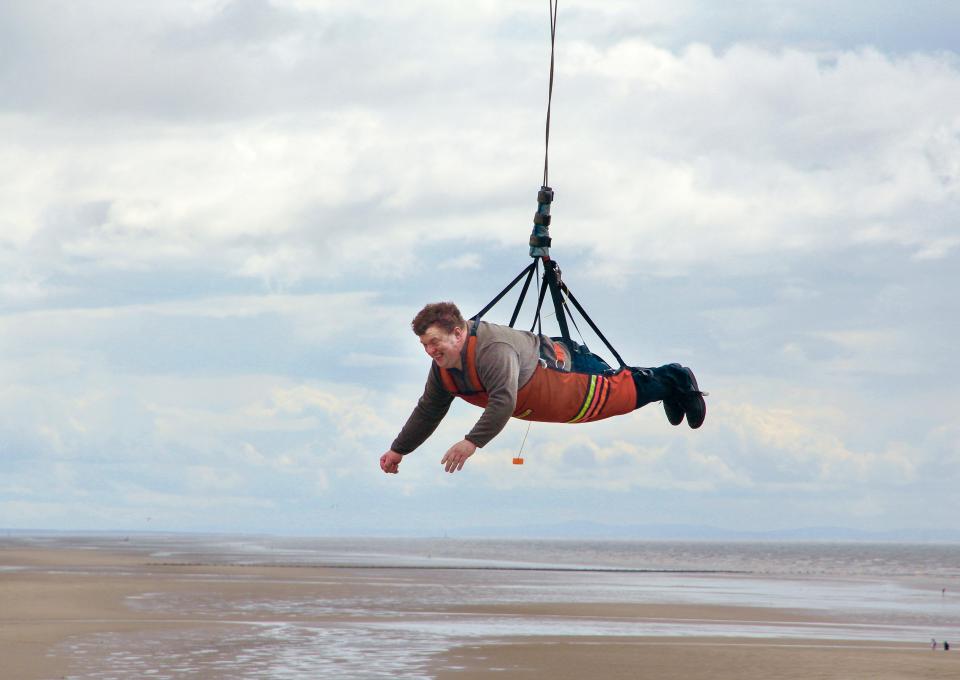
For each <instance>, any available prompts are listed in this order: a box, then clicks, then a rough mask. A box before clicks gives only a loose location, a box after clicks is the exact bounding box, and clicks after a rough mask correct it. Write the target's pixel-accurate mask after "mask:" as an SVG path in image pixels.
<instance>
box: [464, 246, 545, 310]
mask: <svg viewBox="0 0 960 680" xmlns="http://www.w3.org/2000/svg"><path fill="white" fill-rule="evenodd" d="M535 264H536V260H534V261H533V262H531V263H530V264H529V265H527V266H526V267H524V268H523V271H522V272H520V273H519V274H517V277H516V278H515V279H514V280H513V281H511V282H510V283H509V284H508V285H507V287H506V288H504V289H503V290H501V291H500V293H499V295H497V297H495V298H493V299H492V300H491V301H490V302H489V303H487V306H486V307H484V308H483V309H481V310H480V311H479V312H477V313H476V314H474V315H473V317H471V318H472V320H473V321H479V320H480V317H482V316H483V315H484V314H486V313H487V312H489V311H490V309H491V308H492V307H493V306H494V305H495V304H497V303H498V302H500V300H502V299H503V296H504V295H506V294H507V293H509V292H510V289H511V288H513V287H514V286H515V285H517V282H518V281H519V280H520V279H522V278H523V277H524V276H528V275H529V273H530V272H532V271H533V267H534V265H535ZM524 290H526V286H525V287H524ZM521 301H522V296H521Z"/></svg>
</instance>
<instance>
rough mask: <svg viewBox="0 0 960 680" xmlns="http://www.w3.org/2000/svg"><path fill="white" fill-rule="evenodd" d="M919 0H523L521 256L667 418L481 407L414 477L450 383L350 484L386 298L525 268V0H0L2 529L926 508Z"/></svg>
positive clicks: (651, 518)
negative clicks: (551, 198)
mask: <svg viewBox="0 0 960 680" xmlns="http://www.w3.org/2000/svg"><path fill="white" fill-rule="evenodd" d="M958 23H960V5H958V4H957V3H955V2H952V1H947V0H945V1H942V2H941V1H935V0H918V2H913V3H905V2H900V1H893V0H873V1H871V2H866V1H863V2H861V1H859V0H839V1H831V2H828V1H826V0H814V1H802V2H801V1H799V0H797V1H787V0H785V1H783V2H775V1H773V0H742V1H738V2H733V3H715V2H710V1H709V0H679V1H678V0H669V1H668V0H637V1H627V0H589V1H587V0H580V1H577V0H561V2H560V3H559V16H558V21H557V43H556V76H555V85H554V95H553V109H552V123H551V142H550V177H549V179H550V183H551V185H552V186H553V188H554V190H555V191H556V200H555V202H554V204H553V224H552V226H551V235H552V237H553V239H554V242H553V248H552V252H551V254H552V255H553V257H554V258H555V259H556V260H557V261H558V262H559V263H560V266H561V268H562V270H563V276H564V280H565V281H566V282H567V284H568V285H569V287H570V289H571V290H572V291H573V292H574V294H575V295H576V296H577V298H578V299H579V301H580V302H581V303H582V304H583V305H584V306H585V307H586V308H587V310H588V311H589V312H590V314H591V316H592V317H593V318H594V319H595V320H596V321H597V323H598V324H599V325H600V327H601V328H602V329H603V330H604V332H605V334H606V335H607V336H608V337H609V338H610V339H611V340H612V341H613V344H614V345H615V346H616V347H617V349H618V350H619V352H620V353H621V354H622V355H623V356H624V358H625V359H626V360H627V361H628V362H629V363H631V364H633V365H638V366H656V365H660V364H664V363H669V362H680V363H682V364H684V365H687V366H691V367H692V368H693V369H694V371H695V372H696V375H697V377H698V380H699V382H700V386H701V388H702V389H704V390H706V391H708V392H709V393H710V395H709V397H708V398H707V404H708V413H707V420H706V423H705V424H704V426H703V427H702V428H701V429H699V430H696V431H694V430H691V429H689V428H687V427H686V426H685V425H684V426H681V427H677V428H674V427H671V426H670V425H669V424H668V423H667V421H666V417H665V415H664V413H663V410H662V408H661V407H660V405H659V404H651V405H649V406H647V407H645V408H643V409H641V410H639V411H636V412H634V413H633V414H630V415H627V416H623V417H619V418H614V419H610V420H607V421H603V422H599V423H591V424H586V425H570V426H568V425H556V424H534V425H533V426H532V427H531V428H530V430H529V433H528V432H527V426H526V424H525V423H523V422H520V421H511V423H510V424H509V425H508V426H507V428H506V429H505V430H504V431H503V432H502V433H501V434H500V435H499V436H498V437H497V438H496V439H494V440H493V441H492V442H491V443H490V444H488V445H487V446H486V447H484V448H483V449H482V450H480V451H478V452H477V454H476V455H474V456H473V458H471V459H470V461H469V462H468V464H467V466H466V467H465V468H464V470H463V471H462V472H460V473H457V474H454V475H449V474H446V473H444V472H443V467H442V466H441V465H440V464H439V461H440V458H441V457H442V455H443V453H444V452H445V451H446V449H447V448H448V447H449V446H451V445H452V444H454V443H455V442H457V441H459V440H460V439H461V438H462V437H463V435H464V434H465V433H466V432H468V431H469V429H470V428H471V427H472V424H473V423H474V422H475V421H476V419H477V418H478V417H479V414H480V411H479V410H478V409H476V408H475V407H472V406H470V405H468V404H465V403H462V402H458V403H457V404H455V405H454V407H453V408H452V409H451V412H450V414H449V415H448V417H447V418H446V419H445V420H444V422H443V423H442V424H441V425H440V427H439V428H438V430H437V431H436V433H435V434H434V435H433V437H432V438H431V439H430V440H428V441H427V442H426V443H425V444H424V445H423V446H422V447H421V448H420V449H418V450H417V451H415V452H414V453H412V454H410V455H409V456H407V457H406V458H405V460H404V461H403V463H402V465H401V467H400V474H398V475H385V474H383V473H382V472H381V471H380V469H379V464H378V460H379V457H380V455H381V454H382V453H383V452H385V451H386V450H387V449H388V447H389V445H390V443H391V442H392V440H393V438H394V437H395V435H396V434H397V432H398V431H399V429H400V427H401V426H402V424H403V422H404V421H405V419H406V418H407V416H408V415H409V412H410V410H411V409H412V407H413V405H414V404H415V402H416V400H417V398H418V397H419V395H420V393H421V391H422V389H423V383H424V380H425V377H426V375H427V371H428V369H429V358H428V357H427V356H426V355H425V354H424V353H423V352H422V349H421V348H420V345H419V343H418V341H417V338H416V337H415V336H414V335H413V334H412V333H411V331H410V325H409V324H410V320H411V319H412V318H413V316H414V315H415V314H416V312H417V311H418V310H419V309H420V308H421V307H422V306H423V305H424V304H425V303H427V302H432V301H437V300H453V301H455V302H457V304H458V305H459V306H460V307H461V309H462V310H463V311H464V313H465V314H468V315H472V314H473V313H475V312H476V311H478V310H479V309H480V307H482V306H483V305H484V304H485V303H486V302H487V301H488V300H489V299H491V298H492V297H493V296H494V295H495V294H496V293H497V292H499V290H500V289H501V288H502V287H503V286H504V285H505V284H506V283H507V282H508V281H509V280H510V279H511V278H512V277H513V276H514V275H515V274H516V273H518V272H519V271H520V270H521V269H523V268H524V267H525V266H526V265H527V264H528V263H529V256H528V248H527V239H528V237H529V234H530V229H531V219H532V215H533V213H534V211H535V209H536V193H537V189H538V187H539V185H540V182H541V179H542V170H543V154H544V148H543V147H544V129H543V126H544V116H545V111H546V95H547V71H548V66H549V54H550V52H549V49H550V46H549V14H548V2H544V1H540V0H477V1H476V2H471V3H453V2H449V0H407V1H405V2H386V1H375V0H371V1H369V2H363V3H357V2H346V1H340V0H272V1H271V0H189V1H188V0H169V1H168V2H162V3H156V2H139V1H136V2H129V1H127V0H92V1H91V2H84V3H65V2H55V1H53V0H4V2H2V3H0V527H6V528H17V529H54V530H120V531H135V530H165V531H167V530H169V531H223V532H243V533H247V532H252V533H273V534H295V535H311V536H314V535H316V536H322V535H332V534H337V535H342V534H358V535H369V534H377V535H425V536H440V535H451V536H454V535H457V534H458V532H464V531H468V530H477V529H479V528H490V531H492V532H494V533H496V531H497V530H498V528H501V529H506V528H510V527H517V526H523V525H551V524H565V523H590V522H593V523H600V524H605V525H612V526H627V525H635V524H636V525H645V524H689V525H710V526H716V527H723V528H728V529H731V528H739V529H746V530H754V531H775V530H787V529H794V528H802V527H813V526H837V527H849V528H855V529H861V530H866V531H882V530H895V529H911V528H925V529H928V528H938V527H944V528H946V527H952V526H955V525H956V523H957V518H958V517H960V500H958V499H960V494H958V493H957V488H958V486H960V444H958V442H960V421H958V418H957V415H956V414H957V413H958V412H960V391H958V389H957V388H956V386H955V385H954V384H953V380H954V378H955V375H956V374H957V371H958V368H960V366H958V363H960V362H958V359H957V352H956V350H955V348H956V344H957V338H958V336H960V321H958V319H960V314H958V311H960V310H958V306H960V305H958V303H957V295H956V290H957V289H958V288H960V273H958V272H960V224H958V222H960V56H958V49H960V46H958V43H957V38H956V31H955V27H956V26H957V25H958ZM511 310H512V304H511V303H510V302H505V303H502V304H501V306H499V307H497V308H495V309H494V311H492V312H491V313H490V314H489V315H488V316H487V319H488V320H490V321H499V322H506V321H507V320H508V319H509V314H510V311H511ZM532 314H533V312H532V310H530V309H528V310H525V313H524V316H522V317H521V323H520V325H521V326H524V327H529V324H530V323H531V321H532ZM580 326H581V328H583V329H584V330H585V331H587V332H585V333H584V336H583V340H584V341H585V342H586V344H588V345H589V346H590V347H591V348H592V349H594V350H597V351H599V353H601V354H603V353H604V352H603V351H602V350H603V348H602V345H601V344H600V343H599V342H598V341H597V340H596V339H595V338H593V337H592V336H591V335H590V334H589V332H588V330H589V329H586V328H585V326H584V324H582V323H581V324H580ZM544 328H545V330H546V331H548V332H553V333H554V334H555V333H556V330H555V329H553V330H552V331H551V329H550V328H549V319H548V320H547V323H546V325H545V326H544ZM525 437H526V442H525V444H524V445H523V456H524V458H525V461H526V462H525V464H524V465H523V466H515V465H511V459H512V458H513V457H514V456H515V455H516V454H517V452H518V450H519V448H520V446H521V443H522V442H523V441H524V438H525Z"/></svg>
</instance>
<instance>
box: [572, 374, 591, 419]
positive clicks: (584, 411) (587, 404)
mask: <svg viewBox="0 0 960 680" xmlns="http://www.w3.org/2000/svg"><path fill="white" fill-rule="evenodd" d="M596 391H597V376H595V375H591V376H590V389H588V390H587V398H586V399H584V400H583V406H582V407H581V408H580V413H578V414H577V415H576V417H575V418H573V419H572V420H568V421H567V422H568V423H575V422H577V421H578V420H580V419H581V418H583V416H585V415H586V414H587V410H588V409H589V408H590V404H591V402H593V396H594V394H595V393H596Z"/></svg>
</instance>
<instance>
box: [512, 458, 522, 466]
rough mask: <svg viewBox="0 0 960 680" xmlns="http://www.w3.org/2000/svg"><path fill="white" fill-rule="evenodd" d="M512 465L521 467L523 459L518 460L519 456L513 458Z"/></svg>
mask: <svg viewBox="0 0 960 680" xmlns="http://www.w3.org/2000/svg"><path fill="white" fill-rule="evenodd" d="M513 464H514V465H523V458H520V457H519V456H518V457H516V458H514V459H513Z"/></svg>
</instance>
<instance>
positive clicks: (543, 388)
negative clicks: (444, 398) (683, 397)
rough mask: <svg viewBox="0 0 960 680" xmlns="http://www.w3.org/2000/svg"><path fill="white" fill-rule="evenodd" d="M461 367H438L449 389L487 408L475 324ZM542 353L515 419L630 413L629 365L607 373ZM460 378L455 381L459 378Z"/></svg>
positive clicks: (633, 402)
mask: <svg viewBox="0 0 960 680" xmlns="http://www.w3.org/2000/svg"><path fill="white" fill-rule="evenodd" d="M555 348H556V350H557V361H556V364H557V365H560V366H563V365H564V364H565V361H566V358H567V357H566V352H565V351H564V350H563V349H562V345H559V344H558V345H555ZM462 361H463V371H462V372H461V371H457V372H456V375H455V374H454V372H453V371H450V370H448V369H445V368H441V369H438V370H439V372H440V380H441V382H442V383H443V387H444V389H445V390H447V392H450V393H451V394H453V395H454V396H457V397H460V398H461V399H463V400H465V401H468V402H470V403H471V404H473V405H474V406H480V407H482V408H486V406H487V402H488V396H487V392H486V389H485V388H484V386H483V383H482V382H481V381H480V374H479V372H478V371H477V336H476V326H475V325H474V328H472V329H471V332H470V335H469V337H468V338H467V344H466V347H465V350H464V352H463V354H462ZM552 363H554V362H552V361H549V360H547V359H545V358H543V357H542V352H541V359H540V362H539V363H538V364H537V368H536V370H535V371H534V373H533V376H532V377H531V378H530V380H529V381H527V383H526V384H525V385H524V386H523V387H521V388H520V390H519V391H518V392H517V404H516V408H515V409H514V411H513V417H514V418H523V419H526V420H536V421H540V422H547V423H586V422H590V421H593V420H602V419H603V418H610V417H611V416H619V415H623V414H624V413H630V412H631V411H633V410H634V409H635V408H636V406H637V388H636V386H635V385H634V382H633V375H632V373H631V372H630V370H629V369H620V370H619V371H617V372H616V373H613V374H611V375H595V374H590V373H572V372H570V371H564V370H562V369H560V368H557V367H556V366H553V367H551V366H550V364H552ZM457 378H459V380H458V379H457Z"/></svg>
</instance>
